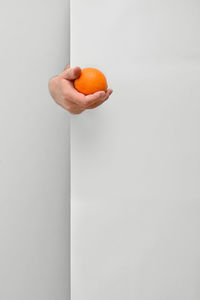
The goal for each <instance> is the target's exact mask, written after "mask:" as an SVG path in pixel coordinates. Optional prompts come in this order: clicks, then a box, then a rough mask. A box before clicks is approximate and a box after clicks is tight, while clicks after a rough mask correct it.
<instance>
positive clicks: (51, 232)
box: [0, 0, 69, 300]
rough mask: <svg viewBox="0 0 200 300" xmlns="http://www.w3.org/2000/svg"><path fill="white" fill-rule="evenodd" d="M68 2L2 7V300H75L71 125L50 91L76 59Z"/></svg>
mask: <svg viewBox="0 0 200 300" xmlns="http://www.w3.org/2000/svg"><path fill="white" fill-rule="evenodd" d="M68 12H69V9H68V4H67V1H66V0H48V1H47V0H45V1H39V0H34V1H26V0H19V1H14V0H10V1H1V2H0V36H1V47H0V82H1V84H0V299H1V300H36V299H37V300H58V299H59V300H66V299H69V297H68V296H69V120H68V114H67V113H66V112H64V111H63V110H62V109H61V108H60V107H58V106H56V104H54V102H53V100H51V98H50V96H49V93H48V87H47V84H48V80H49V78H50V77H51V76H52V75H54V74H57V73H58V72H60V71H62V69H63V67H64V66H65V64H66V63H68V61H69V33H68V30H67V29H69V26H68V25H69V24H68V22H69V15H68Z"/></svg>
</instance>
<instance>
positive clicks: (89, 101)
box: [49, 65, 113, 114]
mask: <svg viewBox="0 0 200 300" xmlns="http://www.w3.org/2000/svg"><path fill="white" fill-rule="evenodd" d="M80 75H81V68H80V67H75V68H70V66H69V65H68V66H67V67H66V69H65V70H64V72H62V73H61V74H59V75H58V76H55V77H53V78H52V79H51V80H50V81H49V91H50V94H51V96H52V98H53V99H54V100H55V102H56V103H57V104H59V105H60V106H62V107H63V108H64V109H65V110H67V111H69V112H70V113H71V114H80V113H82V112H83V111H84V110H86V109H93V108H96V107H98V106H99V105H101V104H103V103H104V102H105V101H106V100H107V99H108V98H109V96H110V95H111V94H112V92H113V91H112V90H111V89H107V90H106V92H104V91H100V92H96V93H94V94H91V95H87V96H86V95H84V94H82V93H79V92H78V91H77V90H76V89H75V88H74V84H73V81H74V80H75V79H76V78H78V77H79V76H80Z"/></svg>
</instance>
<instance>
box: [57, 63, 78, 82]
mask: <svg viewBox="0 0 200 300" xmlns="http://www.w3.org/2000/svg"><path fill="white" fill-rule="evenodd" d="M80 75H81V68H80V67H75V68H69V66H67V68H66V69H65V70H64V72H62V73H61V74H60V76H61V77H62V78H64V79H67V80H75V79H76V78H78V77H79V76H80Z"/></svg>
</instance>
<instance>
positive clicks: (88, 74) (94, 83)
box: [74, 68, 108, 95]
mask: <svg viewBox="0 0 200 300" xmlns="http://www.w3.org/2000/svg"><path fill="white" fill-rule="evenodd" d="M74 87H75V89H76V90H77V91H79V92H80V93H83V94H85V95H89V94H93V93H95V92H98V91H106V90H107V88H108V85H107V80H106V77H105V75H104V74H103V73H102V72H101V71H99V70H97V69H95V68H85V69H82V71H81V75H80V77H79V78H77V79H76V80H74Z"/></svg>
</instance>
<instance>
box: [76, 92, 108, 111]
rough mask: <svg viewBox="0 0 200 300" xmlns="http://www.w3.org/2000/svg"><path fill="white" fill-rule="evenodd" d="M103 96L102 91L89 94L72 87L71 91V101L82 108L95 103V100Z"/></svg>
mask: <svg viewBox="0 0 200 300" xmlns="http://www.w3.org/2000/svg"><path fill="white" fill-rule="evenodd" d="M104 97H105V92H104V91H99V92H96V93H94V94H90V95H84V94H82V93H79V92H78V91H76V90H75V89H74V90H73V92H72V93H71V98H72V101H73V102H74V103H76V104H78V105H79V106H81V107H83V108H88V107H89V106H91V105H93V104H95V103H96V102H98V101H99V100H101V99H103V98H104Z"/></svg>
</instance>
